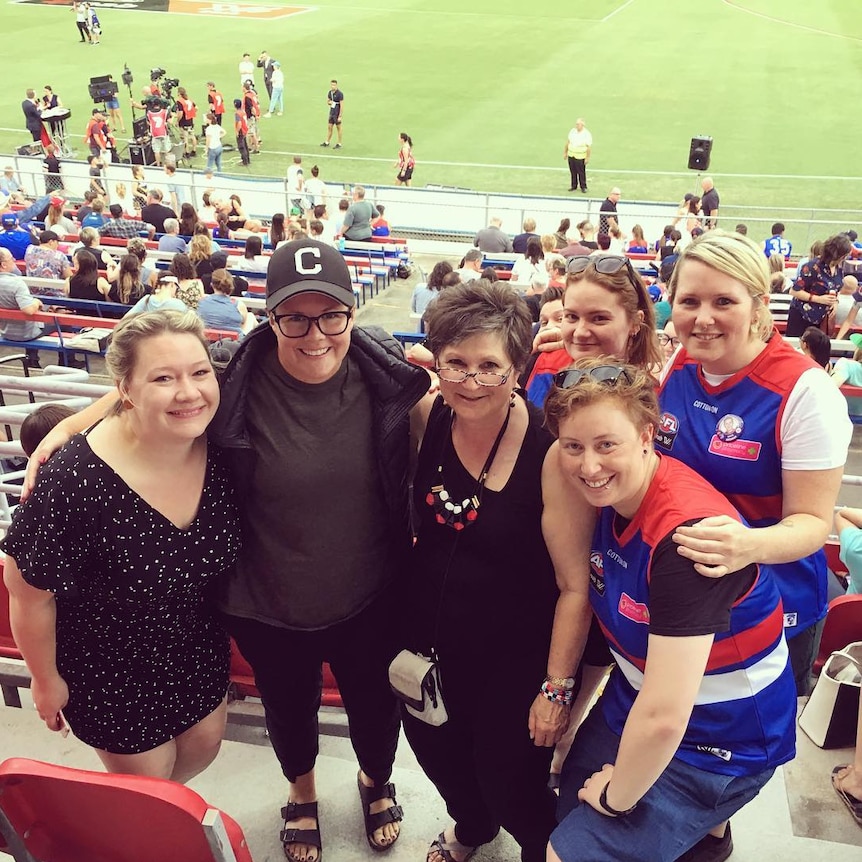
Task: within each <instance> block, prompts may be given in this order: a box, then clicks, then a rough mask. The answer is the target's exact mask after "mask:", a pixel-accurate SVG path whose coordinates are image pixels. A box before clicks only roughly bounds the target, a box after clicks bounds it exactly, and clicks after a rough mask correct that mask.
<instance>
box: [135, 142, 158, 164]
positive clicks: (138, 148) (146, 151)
mask: <svg viewBox="0 0 862 862" xmlns="http://www.w3.org/2000/svg"><path fill="white" fill-rule="evenodd" d="M129 161H130V162H131V163H132V164H133V165H154V164H155V163H156V157H155V156H154V155H153V148H152V147H151V146H150V145H149V144H144V145H141V144H129Z"/></svg>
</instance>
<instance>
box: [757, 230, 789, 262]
mask: <svg viewBox="0 0 862 862" xmlns="http://www.w3.org/2000/svg"><path fill="white" fill-rule="evenodd" d="M792 250H793V244H792V243H791V242H790V240H789V239H785V237H784V225H783V224H782V223H781V222H780V221H777V222H775V224H774V225H772V236H771V237H770V238H769V239H768V240H766V242H764V243H763V253H764V254H765V255H766V256H767V257H770V256H771V255H773V254H780V255H781V256H782V257H783V258H784V259H785V260H790V253H791V251H792Z"/></svg>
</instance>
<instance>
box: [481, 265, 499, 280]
mask: <svg viewBox="0 0 862 862" xmlns="http://www.w3.org/2000/svg"><path fill="white" fill-rule="evenodd" d="M479 278H484V279H485V281H489V282H491V284H493V283H494V282H495V281H499V280H500V274H499V273H498V272H497V270H496V269H494V267H493V266H486V267H485V268H484V269H483V270H482V272H480V273H479Z"/></svg>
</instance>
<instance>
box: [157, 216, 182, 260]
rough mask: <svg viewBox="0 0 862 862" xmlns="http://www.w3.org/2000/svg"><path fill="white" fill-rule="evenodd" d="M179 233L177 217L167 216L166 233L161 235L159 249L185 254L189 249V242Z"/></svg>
mask: <svg viewBox="0 0 862 862" xmlns="http://www.w3.org/2000/svg"><path fill="white" fill-rule="evenodd" d="M179 234H180V223H179V221H177V219H175V218H166V219H165V226H164V233H163V234H162V235H161V236H160V237H159V251H167V252H179V253H180V254H185V253H186V252H187V251H188V244H187V243H186V241H185V240H184V239H183V238H182V237H181V236H180V235H179Z"/></svg>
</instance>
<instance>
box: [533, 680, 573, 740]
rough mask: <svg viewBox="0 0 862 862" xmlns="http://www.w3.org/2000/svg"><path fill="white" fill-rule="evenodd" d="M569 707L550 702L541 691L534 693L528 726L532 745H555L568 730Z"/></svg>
mask: <svg viewBox="0 0 862 862" xmlns="http://www.w3.org/2000/svg"><path fill="white" fill-rule="evenodd" d="M570 717H571V709H570V708H569V707H568V706H563V704H561V703H552V702H551V701H550V700H548V698H546V697H545V695H544V694H542V692H539V693H538V694H537V695H536V699H535V700H534V701H533V705H532V706H531V707H530V717H529V720H528V727H529V729H530V739H532V740H533V744H534V745H540V746H545V747H550V746H552V745H556V744H557V743H558V742H559V741H560V739H561V737H562V736H563V734H564V733H565V732H566V730H568V727H569V718H570Z"/></svg>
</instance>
